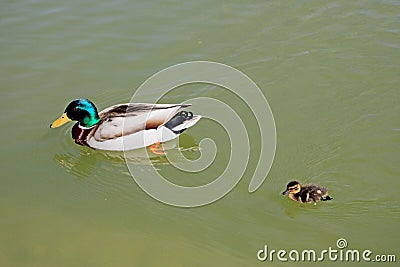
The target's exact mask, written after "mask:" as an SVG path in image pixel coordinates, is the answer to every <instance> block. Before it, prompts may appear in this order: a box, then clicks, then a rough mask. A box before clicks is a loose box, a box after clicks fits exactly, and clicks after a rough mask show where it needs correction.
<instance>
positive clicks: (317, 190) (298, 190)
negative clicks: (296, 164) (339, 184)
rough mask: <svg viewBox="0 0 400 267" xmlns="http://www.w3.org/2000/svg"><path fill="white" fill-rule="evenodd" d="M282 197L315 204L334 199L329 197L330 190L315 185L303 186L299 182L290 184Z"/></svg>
mask: <svg viewBox="0 0 400 267" xmlns="http://www.w3.org/2000/svg"><path fill="white" fill-rule="evenodd" d="M282 195H289V198H291V199H293V200H294V201H298V202H301V203H314V204H315V203H316V202H318V201H320V200H322V201H326V200H331V199H333V198H331V197H330V196H328V188H325V187H322V186H319V185H315V184H305V185H302V184H300V182H298V181H291V182H289V183H288V184H287V186H286V190H285V191H284V192H282Z"/></svg>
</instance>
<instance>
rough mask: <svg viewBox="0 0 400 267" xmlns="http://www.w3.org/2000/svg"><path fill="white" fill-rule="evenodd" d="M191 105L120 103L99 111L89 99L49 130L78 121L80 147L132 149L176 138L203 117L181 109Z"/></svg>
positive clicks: (74, 130)
mask: <svg viewBox="0 0 400 267" xmlns="http://www.w3.org/2000/svg"><path fill="white" fill-rule="evenodd" d="M189 106H190V104H144V103H140V104H133V103H128V104H119V105H114V106H111V107H109V108H106V109H104V110H102V111H100V112H97V108H96V106H95V105H94V104H93V103H92V102H91V101H90V100H88V99H84V98H79V99H76V100H73V101H72V102H71V103H69V104H68V106H67V108H66V109H65V111H64V113H63V114H62V115H61V117H60V118H58V119H57V120H55V121H54V122H53V123H52V124H51V125H50V128H57V127H59V126H61V125H63V124H65V123H67V122H69V121H77V123H76V124H75V125H74V127H73V128H72V138H73V139H75V143H77V144H79V145H84V146H88V147H91V148H94V149H101V150H114V151H123V150H132V149H137V148H142V147H147V146H150V145H153V144H159V143H160V142H167V141H169V140H172V139H175V138H176V137H178V136H179V135H180V134H181V133H182V132H183V131H185V130H186V129H187V128H189V127H191V126H193V125H194V124H196V123H197V122H198V121H199V120H200V118H201V116H200V115H193V113H192V112H188V111H184V110H181V109H183V108H186V107H189Z"/></svg>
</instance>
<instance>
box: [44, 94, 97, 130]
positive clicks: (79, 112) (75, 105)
mask: <svg viewBox="0 0 400 267" xmlns="http://www.w3.org/2000/svg"><path fill="white" fill-rule="evenodd" d="M71 120H72V121H78V122H79V125H80V126H83V127H87V128H89V127H92V126H94V125H96V124H97V123H99V122H100V118H99V114H98V113H97V108H96V106H95V105H94V104H93V103H92V102H91V101H90V100H88V99H84V98H79V99H76V100H74V101H72V102H71V103H69V104H68V106H67V108H66V109H65V112H64V114H63V115H61V117H60V118H58V119H57V120H55V121H54V122H53V123H52V124H51V125H50V127H51V128H56V127H59V126H61V125H63V124H64V123H67V122H69V121H71Z"/></svg>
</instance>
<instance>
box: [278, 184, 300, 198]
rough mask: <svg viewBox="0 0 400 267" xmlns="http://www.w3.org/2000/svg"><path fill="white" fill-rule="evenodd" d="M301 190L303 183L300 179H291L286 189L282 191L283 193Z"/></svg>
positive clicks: (294, 192) (295, 192) (293, 192)
mask: <svg viewBox="0 0 400 267" xmlns="http://www.w3.org/2000/svg"><path fill="white" fill-rule="evenodd" d="M300 190H301V184H300V183H299V182H298V181H291V182H289V183H288V184H287V186H286V190H285V191H283V192H282V195H287V194H297V193H299V192H300Z"/></svg>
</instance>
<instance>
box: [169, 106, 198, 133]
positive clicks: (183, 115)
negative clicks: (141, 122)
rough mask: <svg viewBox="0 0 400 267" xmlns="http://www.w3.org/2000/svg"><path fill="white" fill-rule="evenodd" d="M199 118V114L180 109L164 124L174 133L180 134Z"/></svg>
mask: <svg viewBox="0 0 400 267" xmlns="http://www.w3.org/2000/svg"><path fill="white" fill-rule="evenodd" d="M200 118H201V116H200V115H193V113H192V112H190V111H181V112H178V113H177V114H176V115H175V116H173V117H172V118H171V119H170V120H169V121H168V122H167V123H165V124H164V126H165V127H166V128H168V129H170V130H171V131H172V132H174V133H175V134H181V133H182V132H183V131H185V130H186V129H187V128H189V127H192V126H193V125H195V124H196V123H197V122H198V121H199V120H200Z"/></svg>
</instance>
